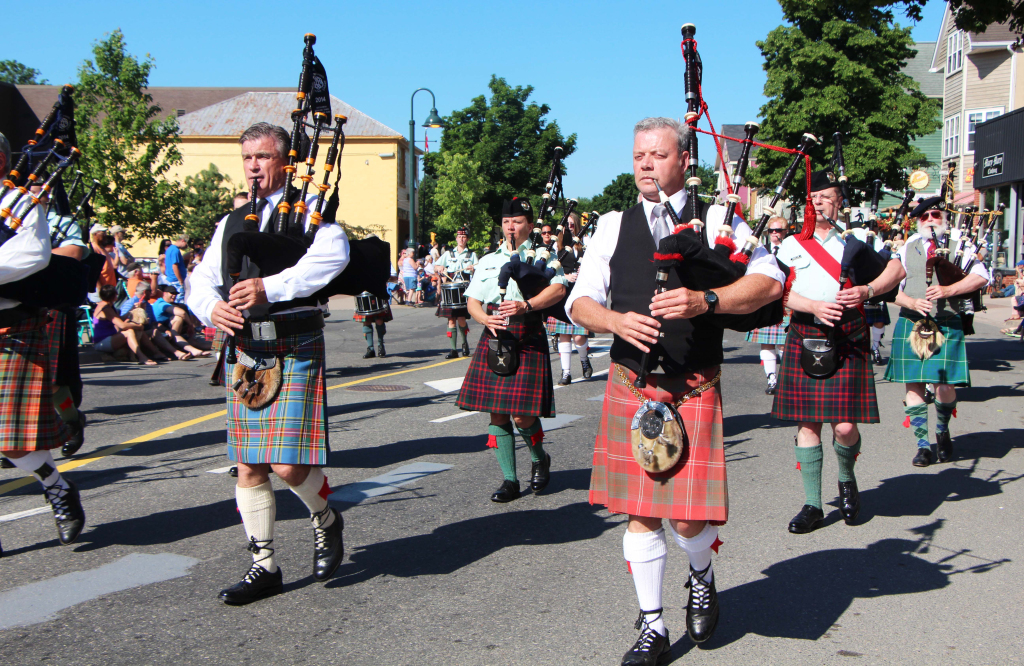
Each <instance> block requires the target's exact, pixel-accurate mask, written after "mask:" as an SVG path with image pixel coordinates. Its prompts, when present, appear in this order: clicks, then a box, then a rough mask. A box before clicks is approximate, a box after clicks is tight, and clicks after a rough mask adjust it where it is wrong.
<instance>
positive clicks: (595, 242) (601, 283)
mask: <svg viewBox="0 0 1024 666" xmlns="http://www.w3.org/2000/svg"><path fill="white" fill-rule="evenodd" d="M621 225H622V213H620V212H611V213H605V214H604V215H602V216H601V221H600V223H599V224H598V225H597V231H595V232H594V235H593V237H591V239H590V242H589V243H587V251H586V252H585V253H584V255H583V260H582V261H581V262H580V270H579V274H578V275H577V277H576V285H575V286H574V287H573V288H572V292H571V293H570V294H569V299H568V300H567V301H566V303H565V312H566V314H567V315H569V318H570V319H572V304H573V303H574V302H576V299H578V298H582V297H583V296H586V297H588V298H592V299H594V301H596V302H597V303H598V304H600V305H602V306H605V307H607V305H608V288H609V284H610V281H611V268H610V267H609V262H610V261H611V258H612V254H614V253H615V246H616V244H617V243H618V242H619V227H620V226H621ZM573 323H576V324H577V325H578V322H575V321H574V322H573Z"/></svg>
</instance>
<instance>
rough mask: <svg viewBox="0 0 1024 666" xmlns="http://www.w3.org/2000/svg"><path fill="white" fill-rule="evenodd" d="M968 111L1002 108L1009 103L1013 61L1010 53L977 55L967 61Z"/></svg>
mask: <svg viewBox="0 0 1024 666" xmlns="http://www.w3.org/2000/svg"><path fill="white" fill-rule="evenodd" d="M966 60H967V62H965V63H964V70H965V71H966V72H967V103H966V105H965V108H967V109H984V108H989V107H994V106H1001V107H1003V110H1004V111H1006V110H1007V109H1006V105H1007V102H1008V101H1009V97H1008V95H1007V91H1008V90H1009V89H1010V69H1011V65H1012V63H1011V60H1010V52H1009V51H995V52H991V53H977V54H974V55H972V56H971V57H969V58H967V59H966Z"/></svg>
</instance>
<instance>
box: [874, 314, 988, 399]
mask: <svg viewBox="0 0 1024 666" xmlns="http://www.w3.org/2000/svg"><path fill="white" fill-rule="evenodd" d="M920 319H923V317H921V315H920V314H918V313H917V312H908V311H907V310H901V311H900V318H899V319H897V320H896V328H895V329H893V333H892V352H891V354H890V355H889V365H888V366H887V367H886V368H885V378H886V379H887V380H889V381H890V382H894V383H900V384H913V383H918V382H920V383H931V384H952V385H953V386H970V385H971V371H970V369H969V368H968V367H967V344H966V342H965V341H964V331H963V326H962V324H961V322H960V316H959V315H950V316H947V317H937V318H936V319H935V322H936V323H937V324H938V325H939V328H940V329H941V330H942V334H943V335H944V336H946V341H945V342H944V343H943V344H942V346H941V347H939V351H938V352H937V353H936V354H934V355H932V357H931V358H930V359H928V360H927V361H922V360H921V359H920V358H918V357H917V354H915V353H914V352H913V351H912V350H911V349H910V340H909V338H910V331H911V330H913V328H914V324H915V323H916V322H917V321H918V320H920Z"/></svg>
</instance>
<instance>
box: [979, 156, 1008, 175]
mask: <svg viewBox="0 0 1024 666" xmlns="http://www.w3.org/2000/svg"><path fill="white" fill-rule="evenodd" d="M1002 174H1003V153H999V154H998V155H989V156H988V157H986V158H985V159H983V160H982V162H981V177H982V178H991V177H993V176H1001V175H1002Z"/></svg>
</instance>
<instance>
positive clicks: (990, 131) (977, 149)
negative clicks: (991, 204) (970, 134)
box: [974, 109, 1024, 190]
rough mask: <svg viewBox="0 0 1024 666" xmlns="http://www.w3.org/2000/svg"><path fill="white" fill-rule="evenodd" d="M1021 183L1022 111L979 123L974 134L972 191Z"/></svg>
mask: <svg viewBox="0 0 1024 666" xmlns="http://www.w3.org/2000/svg"><path fill="white" fill-rule="evenodd" d="M1021 180H1024V109H1017V110H1016V111H1011V112H1010V113H1007V114H1004V115H1002V116H999V117H998V118H993V119H992V120H989V121H987V122H984V123H980V124H979V125H978V126H977V127H976V128H975V133H974V187H975V188H977V189H979V190H980V189H987V188H990V187H998V186H1000V185H1006V184H1007V183H1015V182H1017V181H1021Z"/></svg>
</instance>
